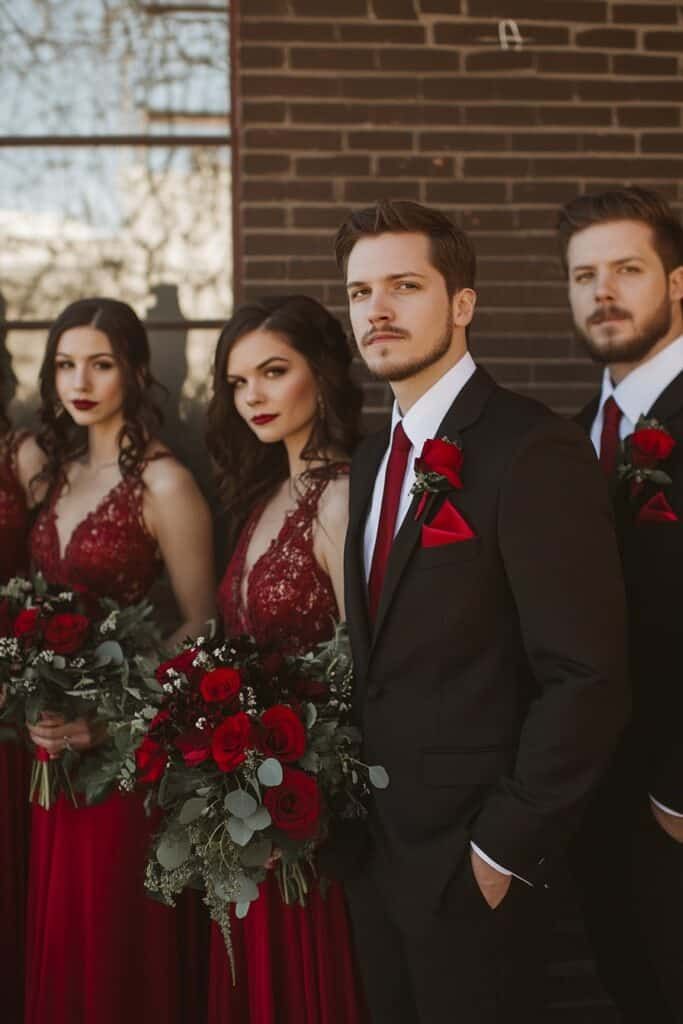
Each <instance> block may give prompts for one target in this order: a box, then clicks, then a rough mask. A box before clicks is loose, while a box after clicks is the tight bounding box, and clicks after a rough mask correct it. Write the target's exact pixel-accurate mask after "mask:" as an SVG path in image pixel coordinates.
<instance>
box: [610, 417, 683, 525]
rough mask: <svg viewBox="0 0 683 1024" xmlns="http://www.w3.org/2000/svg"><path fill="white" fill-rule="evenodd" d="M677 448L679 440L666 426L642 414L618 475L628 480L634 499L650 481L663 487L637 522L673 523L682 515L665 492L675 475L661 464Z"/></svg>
mask: <svg viewBox="0 0 683 1024" xmlns="http://www.w3.org/2000/svg"><path fill="white" fill-rule="evenodd" d="M675 447H676V441H675V440H674V438H673V437H672V436H671V434H670V433H669V431H668V430H667V429H666V427H664V426H663V425H662V424H661V423H659V422H658V420H655V419H647V418H646V417H645V416H641V417H640V419H639V420H638V422H637V424H636V429H635V430H634V432H633V433H632V434H631V435H630V436H629V437H627V438H626V440H625V441H624V448H623V455H622V460H621V463H620V465H619V469H618V474H619V478H620V479H621V480H626V481H628V483H629V488H630V495H631V499H632V500H634V501H635V500H636V499H637V498H638V497H639V496H640V495H641V493H642V491H643V489H644V488H645V485H646V484H648V483H650V484H654V485H655V486H656V487H658V488H659V490H657V491H656V492H655V494H654V495H653V496H652V497H651V498H650V499H649V500H648V501H646V502H645V503H644V504H643V505H642V506H641V508H640V509H639V510H638V513H637V515H636V522H638V523H641V522H646V521H662V522H663V521H667V522H671V521H675V520H676V519H677V518H678V517H677V516H676V514H675V512H673V511H672V509H671V506H670V505H669V503H668V501H667V500H666V497H665V496H664V492H663V491H662V488H663V487H668V486H669V485H670V484H671V477H670V476H669V474H668V473H667V472H665V470H664V469H662V465H661V464H662V463H663V462H666V460H667V459H668V458H669V456H670V455H671V452H672V451H673V450H674V448H675Z"/></svg>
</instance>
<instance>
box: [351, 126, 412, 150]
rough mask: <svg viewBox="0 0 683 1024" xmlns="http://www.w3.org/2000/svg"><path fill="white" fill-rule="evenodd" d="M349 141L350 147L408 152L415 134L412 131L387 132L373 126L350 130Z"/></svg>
mask: <svg viewBox="0 0 683 1024" xmlns="http://www.w3.org/2000/svg"><path fill="white" fill-rule="evenodd" d="M348 143H349V148H350V149H363V150H382V151H384V152H386V151H388V150H393V149H396V150H400V151H403V152H407V151H409V150H410V149H412V146H413V136H412V134H411V133H410V132H387V131H382V129H380V128H373V129H369V130H367V131H360V132H349V135H348Z"/></svg>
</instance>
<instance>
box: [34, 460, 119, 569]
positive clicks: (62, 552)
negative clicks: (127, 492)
mask: <svg viewBox="0 0 683 1024" xmlns="http://www.w3.org/2000/svg"><path fill="white" fill-rule="evenodd" d="M66 482H67V481H65V483H66ZM125 482H126V477H123V476H122V477H121V479H120V480H119V481H118V482H117V483H115V484H113V486H112V487H110V488H109V490H108V491H106V492H105V493H104V494H103V495H102V497H101V498H100V500H99V501H98V502H97V504H96V505H95V506H94V508H92V509H90V511H89V512H87V513H86V514H85V515H84V516H83V518H82V519H79V521H78V522H77V523H76V525H75V526H74V527H73V529H72V530H71V533H70V535H69V539H68V540H67V542H66V544H65V545H64V548H62V538H61V537H60V535H59V527H58V525H57V520H58V519H59V513H58V512H57V505H58V504H59V500H60V498H61V497H62V494H63V492H64V486H65V483H63V484H62V486H61V488H60V489H59V491H58V493H57V496H56V498H55V500H54V502H53V505H52V515H51V523H52V529H53V530H54V535H55V540H56V542H57V545H56V546H57V555H58V558H59V563H60V565H63V564H64V562H65V561H66V558H67V555H68V554H69V551H70V549H71V547H72V545H73V543H74V541H75V539H76V537H77V536H78V533H79V531H80V530H81V529H82V528H83V527H84V526H85V525H86V524H87V523H89V522H90V520H91V519H94V518H95V517H96V516H97V514H98V513H99V512H100V511H101V510H102V509H103V508H104V506H105V505H106V504H107V502H108V501H110V500H111V498H112V497H113V496H114V494H116V492H117V491H118V490H119V488H120V487H122V486H123V484H124V483H125Z"/></svg>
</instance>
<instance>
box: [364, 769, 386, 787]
mask: <svg viewBox="0 0 683 1024" xmlns="http://www.w3.org/2000/svg"><path fill="white" fill-rule="evenodd" d="M368 775H369V778H370V782H371V783H372V785H373V786H374V787H375V789H386V788H387V786H388V785H389V775H388V773H387V770H386V768H383V767H382V765H381V764H373V765H370V768H369V771H368Z"/></svg>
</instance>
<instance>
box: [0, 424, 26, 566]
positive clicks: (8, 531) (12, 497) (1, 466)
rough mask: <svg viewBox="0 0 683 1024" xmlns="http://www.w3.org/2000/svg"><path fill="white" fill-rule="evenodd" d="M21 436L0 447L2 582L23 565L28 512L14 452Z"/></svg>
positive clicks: (0, 552) (0, 549)
mask: <svg viewBox="0 0 683 1024" xmlns="http://www.w3.org/2000/svg"><path fill="white" fill-rule="evenodd" d="M21 441H22V436H21V435H19V436H15V437H12V438H10V439H9V441H5V442H3V443H2V446H1V447H0V580H1V581H2V582H4V581H5V580H8V579H9V578H10V577H11V576H16V575H17V574H18V573H20V572H22V571H23V570H25V569H26V568H27V565H28V554H27V549H26V540H27V534H28V511H27V508H26V499H25V497H24V492H23V490H22V488H21V484H20V483H19V480H18V478H17V472H16V454H17V449H18V447H19V445H20V444H21Z"/></svg>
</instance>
